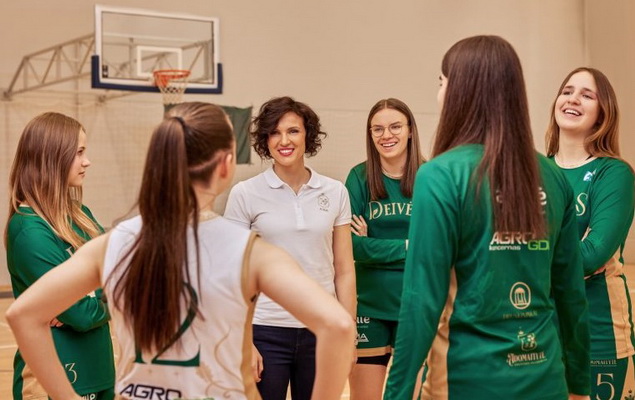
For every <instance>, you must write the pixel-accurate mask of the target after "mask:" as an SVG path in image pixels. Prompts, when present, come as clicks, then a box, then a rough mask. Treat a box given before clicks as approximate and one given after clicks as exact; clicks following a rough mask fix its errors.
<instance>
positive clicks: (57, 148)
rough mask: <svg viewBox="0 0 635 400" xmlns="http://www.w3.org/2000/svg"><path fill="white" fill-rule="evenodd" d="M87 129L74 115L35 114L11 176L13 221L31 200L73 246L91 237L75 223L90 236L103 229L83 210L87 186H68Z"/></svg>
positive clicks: (19, 149)
mask: <svg viewBox="0 0 635 400" xmlns="http://www.w3.org/2000/svg"><path fill="white" fill-rule="evenodd" d="M83 129H84V128H83V127H82V125H81V124H80V123H79V122H77V121H76V120H75V119H73V118H71V117H68V116H66V115H64V114H60V113H56V112H47V113H44V114H41V115H38V116H37V117H35V118H33V119H32V120H31V121H30V122H29V123H28V124H27V125H26V127H25V128H24V131H23V132H22V136H20V141H19V142H18V148H17V150H16V154H15V159H14V160H13V165H12V166H11V175H10V177H9V187H10V190H11V193H10V199H9V218H8V221H9V220H11V217H12V216H13V215H14V214H16V213H18V214H22V212H21V211H20V208H19V207H20V204H27V205H28V206H30V207H31V208H32V209H33V210H34V211H35V213H36V214H37V215H39V216H40V217H42V219H44V220H45V221H46V222H47V223H48V224H49V225H50V226H51V229H53V232H54V233H55V234H56V235H57V236H59V237H60V238H61V239H62V240H64V241H65V242H67V243H69V244H70V245H71V246H73V248H74V249H77V248H79V247H80V246H81V245H82V244H84V243H85V242H86V240H85V239H84V238H83V237H81V236H80V235H79V234H77V233H76V232H75V231H74V230H73V223H75V225H76V226H77V227H78V228H79V229H81V230H82V231H84V232H85V233H86V234H87V235H88V236H89V237H91V238H93V237H96V236H98V235H99V234H100V233H101V230H100V228H99V227H98V226H97V225H96V224H95V223H94V222H93V221H92V220H91V219H90V218H89V217H88V216H87V215H86V214H85V213H84V211H83V210H82V208H81V205H82V188H81V187H70V186H69V184H68V174H69V171H70V169H71V166H72V164H73V161H74V160H75V155H76V153H77V146H78V141H79V133H80V131H81V130H83ZM8 221H7V227H6V230H5V235H4V240H5V246H6V243H7V234H8V228H9V223H8Z"/></svg>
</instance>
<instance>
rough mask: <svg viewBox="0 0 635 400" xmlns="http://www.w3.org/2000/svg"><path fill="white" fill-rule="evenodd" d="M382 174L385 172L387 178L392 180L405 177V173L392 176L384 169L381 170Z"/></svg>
mask: <svg viewBox="0 0 635 400" xmlns="http://www.w3.org/2000/svg"><path fill="white" fill-rule="evenodd" d="M381 172H383V173H384V175H386V176H387V177H389V178H392V179H401V178H402V177H403V172H402V173H401V174H399V175H395V174H391V173H390V172H388V171H386V170H385V169H383V168H382V169H381Z"/></svg>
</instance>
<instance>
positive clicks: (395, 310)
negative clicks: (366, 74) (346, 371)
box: [346, 98, 424, 400]
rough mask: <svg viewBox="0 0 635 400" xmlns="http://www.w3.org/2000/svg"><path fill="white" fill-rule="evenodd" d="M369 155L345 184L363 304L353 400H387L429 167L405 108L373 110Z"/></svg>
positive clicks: (386, 103) (393, 103)
mask: <svg viewBox="0 0 635 400" xmlns="http://www.w3.org/2000/svg"><path fill="white" fill-rule="evenodd" d="M366 154H367V160H366V161H365V162H363V163H361V164H358V165H356V166H355V167H353V169H351V171H350V173H349V174H348V178H347V179H346V187H347V189H348V191H349V194H350V197H351V207H352V212H353V222H352V224H351V225H352V230H353V254H354V257H355V269H356V278H357V293H358V302H359V303H358V307H357V315H358V318H357V332H358V334H359V339H360V340H359V343H358V345H357V364H356V365H355V368H354V369H353V372H352V374H351V377H350V383H351V398H352V399H353V400H357V399H359V400H373V399H381V395H382V391H383V387H384V381H385V377H386V368H387V366H388V362H389V361H390V357H391V353H392V349H393V347H394V344H395V336H396V333H397V320H398V319H399V306H400V304H401V288H402V286H403V269H404V264H405V262H406V250H407V248H408V228H409V227H410V215H411V213H412V190H413V186H414V179H415V174H416V173H417V169H418V168H419V166H420V165H421V164H422V163H423V161H424V159H423V156H422V155H421V150H420V147H419V133H418V131H417V124H416V122H415V119H414V116H413V114H412V111H410V108H408V106H407V105H406V104H405V103H404V102H402V101H401V100H398V99H393V98H390V99H383V100H380V101H378V102H377V103H376V104H375V105H374V106H373V107H372V108H371V110H370V113H369V115H368V120H367V123H366Z"/></svg>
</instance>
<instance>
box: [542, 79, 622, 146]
mask: <svg viewBox="0 0 635 400" xmlns="http://www.w3.org/2000/svg"><path fill="white" fill-rule="evenodd" d="M583 71H586V72H588V73H590V74H591V76H593V79H594V80H595V86H596V87H597V96H598V97H597V98H598V104H599V106H600V112H599V114H598V120H597V122H596V124H595V126H594V129H593V132H592V133H591V134H590V135H589V136H587V137H586V139H585V142H584V147H585V149H586V151H588V152H589V154H591V155H592V156H595V157H613V158H620V146H619V125H620V124H619V123H620V110H619V107H618V106H617V96H616V95H615V91H614V90H613V86H611V82H609V79H608V78H607V77H606V75H604V74H603V73H602V72H600V71H598V70H597V69H595V68H589V67H580V68H576V69H574V70H573V71H571V72H570V73H569V75H567V77H566V78H564V80H563V81H562V84H561V85H560V88H559V89H558V93H557V94H556V99H555V100H554V101H553V104H552V105H551V117H550V118H549V126H548V127H547V133H546V135H545V141H546V142H547V155H548V156H554V155H555V154H556V153H557V152H558V149H559V146H560V127H558V123H557V122H556V114H555V107H556V100H557V99H558V96H560V93H562V90H563V89H564V87H565V85H566V84H567V82H569V79H570V78H571V77H572V76H573V75H575V74H577V73H578V72H583Z"/></svg>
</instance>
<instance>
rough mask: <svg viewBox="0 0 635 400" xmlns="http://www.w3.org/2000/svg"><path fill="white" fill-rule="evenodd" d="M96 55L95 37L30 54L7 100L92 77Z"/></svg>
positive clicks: (7, 94) (16, 75) (23, 61)
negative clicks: (17, 95)
mask: <svg viewBox="0 0 635 400" xmlns="http://www.w3.org/2000/svg"><path fill="white" fill-rule="evenodd" d="M94 52H95V38H94V35H92V34H90V35H86V36H82V37H79V38H77V39H74V40H70V41H68V42H64V43H61V44H58V45H56V46H53V47H49V48H47V49H44V50H40V51H38V52H35V53H32V54H29V55H27V56H25V57H24V58H23V59H22V62H21V63H20V66H19V67H18V70H17V71H16V73H15V75H14V76H13V79H12V80H11V84H10V85H9V88H8V89H7V90H6V91H4V93H3V95H4V99H5V100H11V98H12V97H13V96H14V95H16V94H19V93H25V92H29V91H32V90H37V89H40V88H43V87H47V86H50V85H55V84H58V83H62V82H68V81H72V80H77V79H80V78H85V77H89V76H90V56H91V55H92V54H93V53H94Z"/></svg>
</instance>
